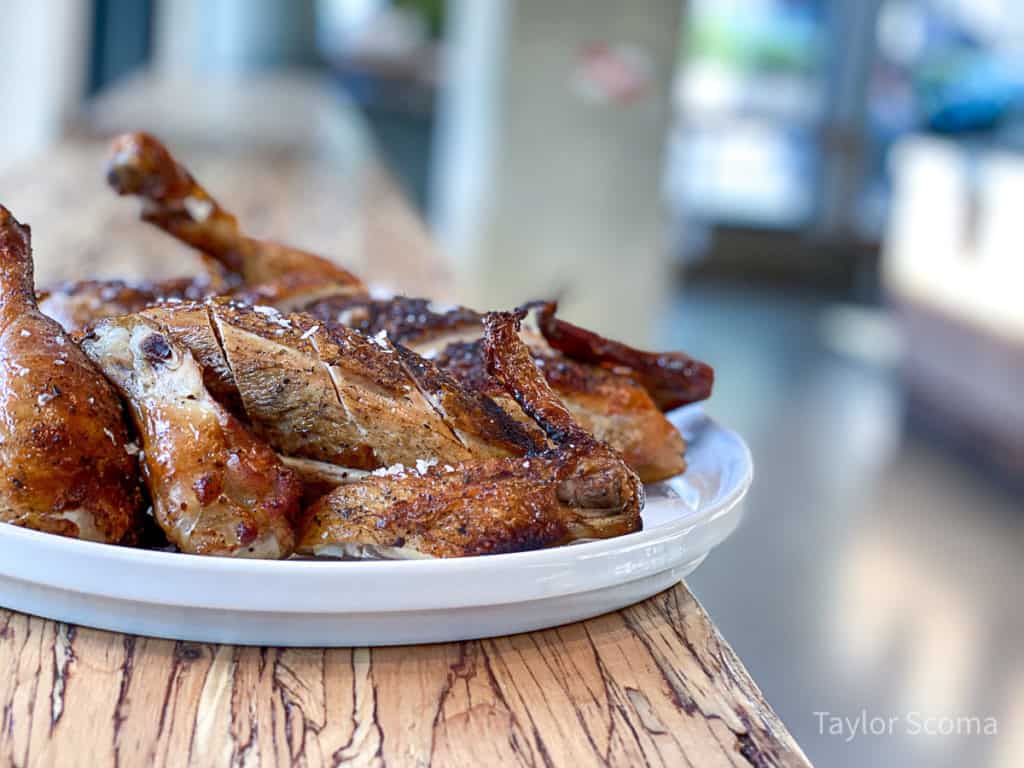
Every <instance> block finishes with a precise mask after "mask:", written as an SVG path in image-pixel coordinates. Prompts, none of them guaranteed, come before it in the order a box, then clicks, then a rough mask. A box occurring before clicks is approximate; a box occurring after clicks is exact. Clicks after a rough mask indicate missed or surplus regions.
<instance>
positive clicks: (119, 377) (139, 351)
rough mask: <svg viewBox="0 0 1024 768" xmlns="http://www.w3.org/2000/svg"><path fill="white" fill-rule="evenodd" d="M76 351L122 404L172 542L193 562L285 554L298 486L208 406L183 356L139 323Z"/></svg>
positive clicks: (267, 451) (99, 333)
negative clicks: (93, 365)
mask: <svg viewBox="0 0 1024 768" xmlns="http://www.w3.org/2000/svg"><path fill="white" fill-rule="evenodd" d="M82 348H83V349H84V350H85V352H86V354H88V355H89V356H90V357H91V358H92V359H93V360H94V361H95V362H96V364H97V365H98V366H99V367H100V368H101V369H102V371H103V372H104V374H106V376H107V378H109V379H110V381H112V382H113V383H114V385H115V386H116V387H117V388H118V390H119V391H120V393H121V395H122V396H123V397H124V398H125V400H126V401H127V403H128V405H129V408H130V410H131V413H132V416H133V419H134V421H135V426H136V429H137V430H138V433H139V435H140V437H141V442H142V451H143V462H142V466H143V472H144V476H145V480H146V485H147V486H148V488H149V495H150V498H151V499H152V502H153V515H154V517H155V518H156V521H157V523H158V524H159V525H160V527H161V528H162V529H163V531H164V533H165V534H166V535H167V538H168V539H169V540H170V541H171V542H172V543H173V544H175V545H177V547H178V548H179V549H180V550H181V551H182V552H189V553H192V554H198V555H223V556H232V557H258V558H281V557H286V556H288V555H289V554H291V551H292V548H293V546H294V533H293V531H292V524H293V522H294V521H295V519H296V517H297V515H298V512H299V504H300V501H301V496H302V486H301V484H300V483H299V481H298V479H297V478H296V477H295V475H294V474H293V473H292V472H291V470H289V469H286V468H285V467H284V466H283V465H282V463H281V461H280V460H279V459H278V457H277V455H276V454H275V453H274V452H273V450H271V448H270V447H269V446H267V445H266V444H265V443H263V442H262V441H260V440H258V439H257V438H256V437H255V436H254V435H253V434H252V433H251V432H250V431H249V430H248V429H247V428H246V427H245V426H244V425H243V424H242V423H241V422H240V421H239V420H238V419H237V418H235V417H234V416H232V415H231V414H230V413H228V412H227V411H226V410H225V409H224V407H223V406H221V405H220V404H219V403H217V402H216V401H215V400H214V399H213V397H212V396H211V395H210V393H209V392H208V391H207V390H206V388H205V387H204V385H203V379H202V372H201V370H200V368H199V365H198V364H197V363H196V361H195V359H194V358H193V356H192V354H191V353H190V352H189V351H188V349H186V348H185V347H183V346H181V345H179V344H177V343H176V342H174V341H173V340H172V339H171V338H170V337H169V336H167V335H165V334H164V333H163V331H162V330H161V329H160V328H159V326H158V325H157V324H156V323H155V322H152V321H150V320H147V319H146V318H144V317H140V316H138V315H128V316H125V317H121V318H113V319H110V320H104V321H102V322H101V323H100V324H99V325H98V326H97V327H96V328H95V329H94V330H93V331H92V332H91V333H90V334H89V335H87V336H86V337H85V338H84V339H83V341H82Z"/></svg>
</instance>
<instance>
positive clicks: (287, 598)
mask: <svg viewBox="0 0 1024 768" xmlns="http://www.w3.org/2000/svg"><path fill="white" fill-rule="evenodd" d="M671 418H672V420H673V422H674V423H675V424H676V426H677V427H678V428H679V429H680V431H681V432H682V433H683V435H684V436H685V437H686V439H687V440H688V441H689V444H690V447H689V450H688V452H687V459H688V462H689V469H688V470H687V472H686V473H685V474H684V475H682V476H681V477H678V478H673V479H672V480H670V481H668V482H665V483H658V484H655V485H649V486H648V487H647V505H646V507H645V508H644V512H643V519H644V530H643V531H641V532H639V533H633V534H630V535H628V536H620V537H619V538H616V539H608V540H603V541H595V542H588V543H585V544H577V545H573V546H568V547H560V548H556V549H547V550H541V551H537V552H522V553H517V554H510V555H492V556H489V557H469V558H461V559H452V560H413V561H387V562H385V561H377V562H338V561H323V562H310V561H283V562H275V561H258V560H229V559H223V558H213V557H195V556H190V555H181V554H174V553H168V552H154V551H147V550H135V549H128V548H124V547H112V546H106V545H103V544H94V543H90V542H84V541H77V540H73V539H65V538H62V537H59V536H53V535H48V534H42V533H37V532H35V531H29V530H25V529H23V528H18V527H15V526H12V525H0V605H3V606H4V607H7V608H12V609H14V610H18V611H23V612H25V613H33V614H37V615H40V616H46V617H48V618H52V619H59V620H61V621H67V622H71V623H74V624H83V625H87V626H92V627H100V628H103V629H112V630H117V631H121V632H128V633H132V634H140V635H154V636H157V637H168V638H174V639H182V640H195V641H210V642H223V643H238V644H246V645H286V646H348V645H394V644H401V643H424V642H435V641H446V640H465V639H470V638H477V637H489V636H494V635H503V634H509V633H513V632H523V631H528V630H534V629H540V628H544V627H551V626H556V625H558V624H564V623H567V622H570V621H577V620H579V619H584V618H589V617H591V616H596V615H598V614H601V613H606V612H608V611H612V610H616V609H618V608H622V607H623V606H626V605H629V604H631V603H634V602H637V601H639V600H642V599H644V598H647V597H650V596H651V595H654V594H657V593H658V592H660V591H661V590H663V589H666V588H667V587H669V586H671V585H672V584H674V583H676V582H678V581H679V580H680V579H681V578H683V577H684V576H686V575H687V574H689V573H690V572H692V571H693V570H694V569H695V568H696V567H697V566H698V565H700V563H701V562H702V561H703V560H704V558H705V557H707V555H708V552H710V551H711V549H712V547H714V546H716V545H717V544H719V543H720V542H721V541H722V540H724V539H725V538H726V537H727V536H728V535H729V534H730V533H732V531H733V530H734V529H735V528H736V525H737V524H738V523H739V519H740V513H739V503H740V500H741V499H742V498H743V495H744V494H745V493H746V490H747V488H748V487H749V486H750V482H751V479H752V474H753V467H752V464H751V459H750V453H749V451H748V450H747V447H746V445H744V443H743V441H742V440H741V439H740V438H739V437H738V436H737V435H736V434H734V433H733V432H730V431H729V430H726V429H724V428H722V427H720V426H719V425H717V424H715V422H713V421H711V420H710V419H708V418H707V417H706V416H705V415H704V413H703V411H701V410H700V408H699V407H690V408H683V409H680V410H678V411H676V412H675V413H673V414H672V415H671Z"/></svg>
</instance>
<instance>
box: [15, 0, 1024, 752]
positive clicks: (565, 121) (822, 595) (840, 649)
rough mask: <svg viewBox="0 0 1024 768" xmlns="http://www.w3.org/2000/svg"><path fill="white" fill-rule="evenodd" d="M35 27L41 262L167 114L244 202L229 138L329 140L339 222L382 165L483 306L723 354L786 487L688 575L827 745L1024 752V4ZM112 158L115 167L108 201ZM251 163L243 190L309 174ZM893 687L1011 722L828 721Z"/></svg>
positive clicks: (18, 80) (752, 429)
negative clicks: (365, 175)
mask: <svg viewBox="0 0 1024 768" xmlns="http://www.w3.org/2000/svg"><path fill="white" fill-rule="evenodd" d="M0 18H3V19H4V23H3V25H2V26H0V103H2V104H3V105H4V109H5V117H4V119H3V121H2V123H0V194H2V195H3V198H4V201H5V202H6V203H8V204H9V205H11V207H12V208H13V209H14V210H15V211H16V212H17V211H19V210H23V211H27V213H26V214H25V218H27V219H29V220H30V221H31V222H32V223H33V225H34V226H35V228H36V231H37V236H38V237H39V238H41V239H40V240H38V241H37V243H39V244H40V245H39V247H37V262H39V269H40V271H41V273H42V274H44V275H48V276H49V277H51V278H52V277H71V275H59V274H51V273H49V272H47V269H48V267H47V264H49V263H51V261H52V260H50V261H48V260H47V257H46V252H47V249H48V248H49V249H50V250H51V251H53V250H56V249H57V243H58V240H57V238H56V237H55V236H52V235H49V234H48V232H50V231H57V230H59V229H60V228H61V227H62V226H63V227H64V228H65V229H66V230H70V229H75V230H76V232H80V230H81V228H82V226H88V225H83V223H82V222H83V221H87V220H90V221H95V218H94V217H93V218H92V219H86V217H85V213H83V217H82V219H80V220H77V219H76V220H75V224H74V227H72V226H71V224H69V223H67V222H45V221H42V222H38V223H37V220H36V218H33V217H32V215H31V214H32V212H33V205H36V202H35V201H36V200H37V197H35V196H34V195H35V194H36V193H35V192H34V191H33V190H34V187H33V184H34V182H35V180H36V170H35V169H38V168H40V167H41V166H42V165H45V164H53V163H59V161H60V157H61V155H60V154H59V151H60V149H59V148H60V147H61V146H66V145H67V144H68V142H73V141H84V140H87V139H89V138H90V137H96V136H104V135H107V134H109V133H112V132H113V131H116V130H124V129H137V128H145V129H150V130H153V131H155V132H157V133H159V134H160V135H161V136H162V137H163V138H164V139H166V140H167V141H168V143H170V144H171V146H172V147H173V148H175V149H178V150H179V151H180V153H181V155H182V156H183V157H186V158H191V157H192V156H193V155H192V154H191V153H192V152H195V153H196V155H198V154H199V153H200V152H201V150H203V151H205V152H206V153H207V156H208V157H209V158H210V159H209V163H208V165H207V167H208V168H209V170H208V171H207V174H205V175H203V176H202V178H203V179H204V180H207V183H208V186H209V187H210V188H211V190H212V192H213V193H214V194H215V195H220V196H221V197H222V199H223V200H224V201H225V202H226V203H227V204H228V205H229V207H236V205H235V203H234V200H235V199H236V198H235V197H232V196H231V194H229V192H230V191H231V190H230V189H228V187H230V184H228V183H227V182H221V183H220V186H218V175H217V168H219V167H220V166H218V165H217V162H218V160H219V161H220V162H222V164H223V166H224V167H225V168H227V167H229V166H230V167H234V168H236V169H237V167H238V165H239V162H241V160H240V159H239V158H242V159H244V160H245V162H250V160H251V158H252V157H256V155H250V154H241V155H236V154H233V153H236V152H239V151H241V150H240V149H239V148H240V147H242V148H249V147H260V148H261V151H265V152H269V153H271V155H273V153H275V152H276V153H281V152H288V151H292V150H294V147H295V146H301V147H303V148H304V149H309V148H311V147H313V146H314V145H315V146H316V150H315V152H316V154H315V157H316V158H317V163H318V164H319V165H318V168H319V169H320V172H321V173H322V174H323V176H324V178H325V179H326V180H325V181H323V183H322V184H319V185H317V186H313V187H311V188H309V189H304V190H299V192H298V194H305V195H306V196H307V198H306V199H308V202H309V208H310V210H311V211H312V212H311V213H309V215H310V216H314V215H315V216H322V217H323V216H326V217H331V216H334V215H336V214H335V210H336V209H335V208H332V203H331V200H330V199H328V198H330V196H331V195H335V196H337V197H344V196H346V195H349V194H354V193H353V192H351V190H353V189H356V188H357V183H356V178H357V176H358V172H359V169H365V168H366V167H367V165H368V164H370V163H376V162H377V161H378V159H379V160H380V161H381V162H383V164H384V166H385V167H386V168H387V169H388V171H389V175H390V178H391V179H394V180H396V182H397V184H398V185H399V186H400V187H401V189H402V191H403V193H404V197H405V198H406V199H407V200H408V201H409V202H410V203H411V204H412V205H413V206H414V207H415V208H416V209H417V210H418V211H419V213H420V215H421V216H422V218H423V220H424V221H425V222H426V226H427V228H428V229H429V232H430V234H431V235H432V237H433V241H434V243H436V244H437V250H438V252H439V253H440V254H441V258H443V260H444V264H445V265H446V269H447V270H448V271H449V273H450V275H451V278H452V281H453V282H451V283H450V284H451V285H454V295H455V297H456V298H458V299H460V300H462V301H464V302H467V303H470V304H472V305H476V306H480V307H490V306H508V305H511V304H513V303H516V302H519V301H522V300H524V299H527V298H533V297H536V296H549V295H559V296H561V297H562V298H563V303H564V308H565V311H566V315H567V316H568V317H570V318H572V319H575V320H577V321H580V322H583V323H586V324H588V325H590V326H592V327H594V328H596V329H598V330H600V331H602V332H604V333H606V334H608V335H611V336H615V337H619V338H623V339H625V340H628V341H632V342H635V343H638V344H643V345H647V346H654V347H659V348H682V349H685V350H687V351H689V352H690V353H691V354H693V355H694V356H697V357H700V358H702V359H704V360H707V361H708V362H710V363H712V364H713V365H714V366H715V367H716V369H717V374H718V381H717V385H716V386H717V389H716V393H715V395H714V397H713V398H712V400H711V401H710V403H709V404H708V405H707V408H708V409H709V410H710V411H711V412H712V413H713V414H714V415H715V416H716V417H718V418H719V419H721V420H722V421H724V422H725V423H727V424H729V425H730V426H733V427H735V428H737V429H738V430H739V431H741V432H742V433H743V434H744V435H745V436H746V438H747V439H748V441H749V442H750V443H751V446H752V449H753V451H754V454H755V461H756V464H757V469H758V478H757V481H756V483H755V486H754V489H753V491H752V492H751V495H750V497H749V502H748V505H747V518H746V521H745V523H744V525H743V527H742V528H741V529H740V531H739V532H738V533H737V534H736V536H735V537H734V538H733V539H731V540H730V541H729V542H728V543H727V544H726V545H724V546H723V547H722V548H721V549H720V550H719V551H717V552H716V553H715V554H714V555H713V556H712V557H711V558H710V559H709V560H708V562H707V563H706V564H705V565H704V566H703V567H702V568H701V569H700V570H699V571H698V572H697V573H696V574H694V576H693V577H692V578H691V580H690V583H691V586H692V588H693V589H694V591H695V592H696V593H697V595H698V597H700V598H701V600H702V601H703V602H704V603H705V605H706V606H707V608H708V610H709V612H710V613H711V615H712V617H713V618H714V619H715V621H716V623H717V624H718V626H719V627H720V628H721V630H722V632H723V634H724V635H725V637H726V638H727V639H728V640H729V641H730V642H731V643H732V645H733V646H734V647H735V648H736V650H737V652H738V653H739V655H740V656H741V658H742V659H743V660H744V661H745V663H746V664H747V666H748V667H749V669H750V671H751V673H752V674H753V676H754V678H755V679H756V680H757V681H758V683H759V684H760V685H761V687H762V689H763V690H764V692H765V695H766V697H767V699H768V700H769V702H770V703H771V704H772V705H773V706H774V707H775V709H776V710H777V711H778V712H779V714H780V715H781V717H782V718H783V720H784V721H785V722H786V724H787V725H788V726H789V728H790V729H791V730H792V732H793V733H794V735H795V736H796V738H797V739H798V740H799V741H800V743H801V744H802V745H803V747H804V749H805V750H806V751H807V753H808V755H809V756H810V758H811V759H812V760H814V761H816V762H818V763H820V764H822V765H851V766H852V765H857V766H860V765H901V766H945V765H949V766H954V765H975V766H999V767H1004V766H1005V767H1007V768H1008V767H1009V766H1019V765H1022V764H1024V737H1022V736H1021V734H1024V642H1022V640H1024V614H1022V611H1021V610H1020V604H1021V603H1020V598H1019V593H1018V592H1017V591H1016V590H1017V589H1019V588H1020V585H1021V584H1022V583H1024V558H1022V556H1021V555H1022V552H1024V501H1022V499H1024V299H1022V298H1021V292H1022V288H1024V258H1022V256H1021V245H1020V244H1021V243H1022V242H1024V216H1021V215H1020V213H1019V211H1018V207H1019V206H1021V204H1022V201H1024V13H1022V12H1021V7H1020V3H1019V0H819V1H817V2H814V1H812V0H688V1H684V2H679V0H633V2H630V3H619V2H611V0H545V1H544V2H541V1H540V0H518V2H515V1H513V0H507V1H503V0H473V1H472V2H470V0H448V2H445V0H402V1H399V0H394V1H393V2H388V1H387V0H319V1H316V0H294V1H292V2H289V1H288V0H204V1H202V2H201V1H200V0H37V1H36V2H33V3H24V2H19V1H18V0H0ZM100 146H101V145H100ZM289 148H291V149H289ZM54 153H56V154H54ZM96 158H97V160H96V173H97V176H96V179H95V180H93V179H92V178H91V177H90V178H89V179H88V181H87V182H86V181H82V182H81V183H87V184H94V185H95V188H96V194H97V196H102V195H106V194H107V193H106V192H104V191H103V190H102V178H101V176H100V175H99V168H100V167H101V163H102V149H97V151H96ZM250 170H251V173H249V171H250ZM242 171H243V176H246V177H247V178H248V179H249V181H248V182H245V181H242V182H238V186H239V189H238V190H236V192H235V194H237V195H239V197H244V195H245V193H246V190H245V188H244V187H245V185H246V184H248V186H249V187H251V188H253V189H254V190H255V192H254V199H256V198H258V197H259V195H258V194H257V193H258V192H259V191H260V189H272V188H273V186H274V185H275V184H277V183H281V184H284V183H288V182H287V180H284V179H276V178H275V176H274V174H273V173H272V172H269V171H266V170H265V169H263V170H261V166H258V165H257V164H256V162H255V161H252V166H251V169H248V168H245V167H243V169H242ZM224 172H225V173H227V171H226V170H225V171H224ZM76 173H77V171H76ZM90 173H92V169H91V168H90V169H89V171H88V173H86V174H85V175H83V176H82V177H81V178H82V179H85V178H86V176H88V175H89V174H90ZM65 176H66V178H65V181H64V182H62V183H64V184H66V185H67V187H68V188H69V189H70V188H71V187H73V186H76V185H77V184H79V183H80V182H79V179H78V177H77V176H73V175H72V174H71V172H70V171H68V172H67V173H66V174H65ZM359 178H362V177H361V176H359ZM268 199H270V200H272V199H273V195H272V194H270V195H265V196H264V199H262V202H257V203H253V204H252V205H248V204H245V203H240V204H239V205H238V206H237V207H238V208H239V209H240V213H241V214H242V217H243V220H244V221H246V223H247V225H248V226H250V228H251V229H253V230H254V231H256V232H260V231H269V232H272V233H273V234H275V235H276V236H278V237H281V238H283V239H288V240H289V241H291V242H294V243H295V244H297V245H300V246H306V247H319V248H321V249H326V250H328V251H329V252H331V253H333V254H334V255H336V256H338V257H339V258H340V259H342V260H345V261H349V262H350V263H351V262H353V261H354V262H358V263H356V264H355V266H357V267H358V266H360V265H363V266H367V265H369V268H372V267H373V265H375V264H378V263H384V262H387V263H389V264H391V265H392V270H393V273H394V274H398V275H400V274H401V271H402V258H403V249H404V248H406V247H409V243H410V242H412V240H413V239H415V237H416V236H417V235H416V234H415V227H416V226H419V225H418V224H416V225H412V224H410V225H409V227H410V228H409V229H408V231H407V232H405V233H404V234H402V236H400V237H398V236H395V237H392V238H391V239H390V240H389V241H386V242H387V243H388V244H387V246H386V252H383V251H381V248H384V246H375V247H376V251H375V250H374V248H369V249H367V248H366V247H364V248H363V249H362V251H360V253H362V255H361V256H353V257H352V258H351V259H350V258H348V255H347V254H348V251H347V248H348V245H346V243H349V242H350V241H353V242H354V241H355V240H358V239H359V238H360V235H359V233H358V232H355V229H356V228H355V226H354V225H353V226H349V224H348V223H347V220H346V219H345V218H344V217H339V218H338V219H337V232H338V234H337V239H336V240H335V241H332V242H335V243H341V244H342V245H338V246H336V247H332V246H329V245H324V244H323V243H318V242H309V241H307V240H306V239H304V238H305V234H306V230H305V228H304V227H303V221H304V219H302V217H301V216H300V217H299V218H297V219H293V220H290V221H283V220H281V218H280V217H278V218H275V213H274V209H273V206H272V205H269V204H268V203H267V200H268ZM382 199H383V198H375V197H373V196H372V195H371V196H370V197H369V201H370V203H371V204H374V201H375V200H377V201H378V204H375V205H376V207H374V205H371V207H373V208H374V210H379V209H380V207H381V206H383V205H384V204H385V203H384V202H381V200H382ZM122 215H123V217H124V218H125V219H126V220H127V219H128V218H130V217H129V214H128V213H127V212H122ZM410 233H411V234H410ZM90 236H91V237H92V242H93V243H95V242H96V241H97V240H98V239H99V240H102V239H103V238H104V237H106V233H103V232H96V231H95V229H94V230H93V231H92V232H91V233H90ZM47 238H51V239H49V240H47ZM115 239H116V238H113V237H109V240H110V241H111V243H112V244H111V248H113V247H114V244H113V241H114V240H115ZM364 246H365V243H364ZM91 247H95V246H91ZM353 253H355V251H354V250H353ZM360 259H362V261H360ZM97 263H99V262H97ZM171 266H173V264H172V265H171ZM395 270H397V271H395ZM396 279H397V280H398V281H399V282H400V281H401V277H399V278H396ZM408 282H409V281H408V280H407V281H406V283H408ZM446 284H448V283H447V282H446ZM417 286H418V287H419V288H420V290H421V292H429V288H428V285H427V283H426V282H423V283H417ZM862 711H866V713H867V714H868V716H869V717H870V716H875V715H878V716H883V717H889V716H900V717H906V716H908V714H910V713H913V712H917V713H921V715H922V716H929V715H931V716H936V717H945V718H949V717H952V718H956V717H970V716H974V717H982V718H984V717H995V718H997V719H998V731H999V735H998V736H997V737H995V738H993V737H985V736H982V735H977V734H960V735H956V734H951V735H950V734H947V735H932V736H928V735H916V736H915V735H912V734H908V733H900V732H898V733H896V734H894V735H887V736H877V737H875V736H864V735H862V736H859V737H857V738H856V739H854V740H853V741H851V742H846V741H845V740H844V739H843V738H841V737H838V736H834V735H829V734H828V733H827V732H826V733H821V728H820V722H819V718H818V717H817V716H816V715H815V714H814V713H816V712H830V713H832V714H835V715H840V716H846V717H850V718H854V717H857V716H858V715H859V714H860V713H861V712H862Z"/></svg>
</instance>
